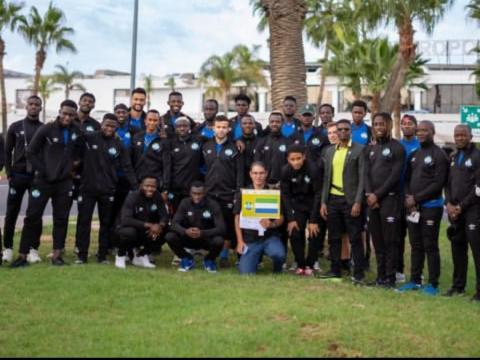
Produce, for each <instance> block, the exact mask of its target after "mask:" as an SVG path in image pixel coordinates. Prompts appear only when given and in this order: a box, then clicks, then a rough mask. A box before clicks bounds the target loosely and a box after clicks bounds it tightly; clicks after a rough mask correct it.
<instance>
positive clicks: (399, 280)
mask: <svg viewBox="0 0 480 360" xmlns="http://www.w3.org/2000/svg"><path fill="white" fill-rule="evenodd" d="M395 278H396V280H397V283H404V282H405V281H406V277H405V274H402V273H399V272H397V273H396V275H395Z"/></svg>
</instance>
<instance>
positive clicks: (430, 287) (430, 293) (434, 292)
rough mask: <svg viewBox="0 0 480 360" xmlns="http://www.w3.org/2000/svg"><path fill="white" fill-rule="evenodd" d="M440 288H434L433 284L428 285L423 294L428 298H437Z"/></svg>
mask: <svg viewBox="0 0 480 360" xmlns="http://www.w3.org/2000/svg"><path fill="white" fill-rule="evenodd" d="M438 292H439V291H438V288H436V287H434V286H433V285H432V284H427V285H426V286H425V287H424V288H423V289H422V293H423V294H424V295H428V296H437V295H438Z"/></svg>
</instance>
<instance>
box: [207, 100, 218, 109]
mask: <svg viewBox="0 0 480 360" xmlns="http://www.w3.org/2000/svg"><path fill="white" fill-rule="evenodd" d="M205 103H214V104H215V106H216V107H217V110H218V101H217V100H215V99H208V100H207V101H205Z"/></svg>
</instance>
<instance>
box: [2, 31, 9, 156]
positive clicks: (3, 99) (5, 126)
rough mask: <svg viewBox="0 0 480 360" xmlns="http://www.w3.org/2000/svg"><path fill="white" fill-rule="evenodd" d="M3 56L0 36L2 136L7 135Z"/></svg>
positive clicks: (3, 49) (3, 43)
mask: <svg viewBox="0 0 480 360" xmlns="http://www.w3.org/2000/svg"><path fill="white" fill-rule="evenodd" d="M4 56H5V41H4V40H3V38H1V37H0V92H1V93H2V98H1V101H2V132H3V136H4V137H5V136H6V135H7V126H8V121H7V94H6V92H5V91H6V90H5V73H4V69H3V58H4ZM2 151H3V149H2Z"/></svg>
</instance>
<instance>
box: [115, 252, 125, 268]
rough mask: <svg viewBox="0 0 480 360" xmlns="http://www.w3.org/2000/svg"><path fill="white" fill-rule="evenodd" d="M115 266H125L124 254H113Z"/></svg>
mask: <svg viewBox="0 0 480 360" xmlns="http://www.w3.org/2000/svg"><path fill="white" fill-rule="evenodd" d="M115 267H116V268H118V269H126V268H127V257H126V256H118V255H117V256H115Z"/></svg>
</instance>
